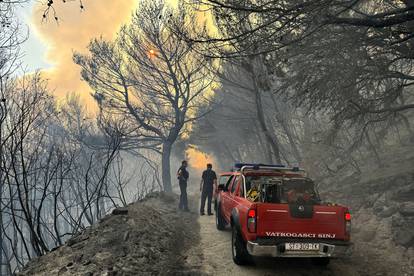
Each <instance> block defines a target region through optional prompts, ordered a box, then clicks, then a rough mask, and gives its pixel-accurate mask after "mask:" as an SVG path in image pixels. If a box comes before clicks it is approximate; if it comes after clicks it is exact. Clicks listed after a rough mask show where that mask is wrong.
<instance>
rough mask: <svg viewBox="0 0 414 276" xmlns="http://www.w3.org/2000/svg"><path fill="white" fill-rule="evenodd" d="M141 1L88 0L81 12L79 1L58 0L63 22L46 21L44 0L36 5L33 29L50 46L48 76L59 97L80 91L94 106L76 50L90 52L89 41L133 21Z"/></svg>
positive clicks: (110, 36)
mask: <svg viewBox="0 0 414 276" xmlns="http://www.w3.org/2000/svg"><path fill="white" fill-rule="evenodd" d="M137 2H138V1H136V0H117V1H114V0H88V1H85V3H84V4H85V10H84V11H82V12H81V11H80V9H79V5H78V4H77V2H76V1H75V2H72V3H67V4H62V3H61V1H55V5H56V11H57V15H58V17H59V24H56V23H55V22H54V21H53V19H50V20H49V22H42V13H43V7H41V6H40V5H41V3H39V4H37V5H36V6H35V7H34V10H33V14H32V19H31V25H32V26H31V27H32V28H31V29H32V32H35V35H36V36H37V37H39V38H40V40H41V41H42V42H43V43H44V44H45V45H47V47H48V48H47V50H46V57H45V58H46V61H47V62H48V63H49V64H51V68H50V69H47V70H44V76H45V77H46V78H47V79H49V84H50V88H51V89H54V90H55V95H56V96H57V97H58V98H64V97H65V95H67V94H68V93H71V92H76V93H78V94H80V95H81V98H82V99H84V102H86V103H87V104H88V107H89V110H93V109H94V103H93V101H92V98H91V97H90V96H89V94H90V93H91V92H92V91H91V89H90V88H89V87H88V85H87V84H86V83H85V82H82V81H81V77H80V69H79V66H77V65H75V64H74V63H73V61H72V54H73V52H74V51H78V52H81V53H86V52H87V50H86V47H87V45H88V43H89V41H90V40H91V39H93V38H95V37H99V36H102V37H103V38H105V39H112V38H113V37H114V35H115V34H116V32H117V31H118V29H119V28H120V26H121V25H122V24H124V23H127V22H128V21H129V19H130V16H131V13H132V11H133V10H134V9H135V8H136V5H137Z"/></svg>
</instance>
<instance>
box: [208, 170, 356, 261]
mask: <svg viewBox="0 0 414 276" xmlns="http://www.w3.org/2000/svg"><path fill="white" fill-rule="evenodd" d="M235 168H236V170H235V171H233V172H227V173H223V174H221V175H220V178H219V192H218V195H217V198H216V226H217V229H218V230H224V229H225V227H226V226H227V225H228V226H230V227H231V228H232V253H233V260H234V262H235V263H236V264H240V265H242V264H246V263H248V262H250V261H251V257H252V256H271V257H308V258H312V260H313V261H314V262H315V263H317V264H321V265H327V264H328V263H329V260H330V258H331V257H340V256H343V255H344V253H345V251H346V250H347V248H348V247H349V245H350V228H351V215H350V213H349V210H348V208H347V207H345V206H340V205H334V204H331V203H326V202H323V201H322V199H321V198H320V196H319V193H318V191H317V187H316V185H315V183H314V182H313V181H312V179H310V178H308V177H307V176H306V172H305V171H304V170H302V169H299V168H290V167H285V166H283V165H263V164H236V166H235Z"/></svg>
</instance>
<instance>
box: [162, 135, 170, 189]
mask: <svg viewBox="0 0 414 276" xmlns="http://www.w3.org/2000/svg"><path fill="white" fill-rule="evenodd" d="M171 148H172V143H171V142H170V141H166V142H164V143H163V146H162V156H161V159H162V161H161V166H162V184H163V186H164V191H166V192H172V185H171V167H170V156H171Z"/></svg>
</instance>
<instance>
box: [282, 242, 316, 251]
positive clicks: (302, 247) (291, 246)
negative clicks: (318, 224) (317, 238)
mask: <svg viewBox="0 0 414 276" xmlns="http://www.w3.org/2000/svg"><path fill="white" fill-rule="evenodd" d="M285 249H286V250H290V251H318V250H319V243H286V244H285Z"/></svg>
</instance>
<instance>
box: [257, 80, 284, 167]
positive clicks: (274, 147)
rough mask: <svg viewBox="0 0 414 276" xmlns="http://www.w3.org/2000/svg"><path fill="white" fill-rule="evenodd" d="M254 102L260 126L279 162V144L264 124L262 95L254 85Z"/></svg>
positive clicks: (280, 161)
mask: <svg viewBox="0 0 414 276" xmlns="http://www.w3.org/2000/svg"><path fill="white" fill-rule="evenodd" d="M255 102H256V111H257V118H258V120H259V125H260V128H261V129H262V131H263V134H264V136H265V137H266V140H267V142H268V143H269V145H270V147H271V148H272V151H273V155H274V157H275V159H276V162H278V163H279V164H281V163H282V160H281V158H280V149H279V145H278V143H277V142H276V141H275V139H274V137H273V135H272V133H271V132H270V130H269V128H268V127H267V125H266V118H265V114H264V111H263V104H262V95H261V93H260V91H259V88H258V87H256V89H255Z"/></svg>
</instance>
